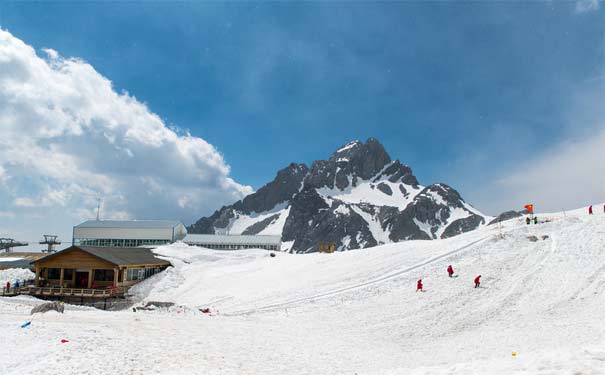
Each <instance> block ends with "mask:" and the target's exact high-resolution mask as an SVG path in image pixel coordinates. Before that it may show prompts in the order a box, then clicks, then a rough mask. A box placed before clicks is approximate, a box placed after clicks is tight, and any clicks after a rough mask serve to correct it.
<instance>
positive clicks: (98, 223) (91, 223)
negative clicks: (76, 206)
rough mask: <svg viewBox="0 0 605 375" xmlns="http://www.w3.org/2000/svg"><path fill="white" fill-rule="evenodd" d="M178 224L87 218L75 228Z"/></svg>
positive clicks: (168, 226) (147, 227) (172, 221)
mask: <svg viewBox="0 0 605 375" xmlns="http://www.w3.org/2000/svg"><path fill="white" fill-rule="evenodd" d="M179 224H181V222H180V221H176V220H88V221H85V222H83V223H81V224H78V225H76V226H75V228H122V229H172V228H174V227H176V226H178V225H179Z"/></svg>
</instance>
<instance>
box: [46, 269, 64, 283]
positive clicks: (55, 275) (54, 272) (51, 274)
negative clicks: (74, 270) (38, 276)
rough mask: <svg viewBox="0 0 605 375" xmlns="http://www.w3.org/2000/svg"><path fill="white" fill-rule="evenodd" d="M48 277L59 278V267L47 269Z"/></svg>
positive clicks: (50, 278) (51, 278)
mask: <svg viewBox="0 0 605 375" xmlns="http://www.w3.org/2000/svg"><path fill="white" fill-rule="evenodd" d="M48 279H49V280H59V279H61V269H60V268H49V269H48Z"/></svg>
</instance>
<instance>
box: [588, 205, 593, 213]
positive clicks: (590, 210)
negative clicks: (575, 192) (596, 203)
mask: <svg viewBox="0 0 605 375" xmlns="http://www.w3.org/2000/svg"><path fill="white" fill-rule="evenodd" d="M588 214H589V215H592V205H590V206H588Z"/></svg>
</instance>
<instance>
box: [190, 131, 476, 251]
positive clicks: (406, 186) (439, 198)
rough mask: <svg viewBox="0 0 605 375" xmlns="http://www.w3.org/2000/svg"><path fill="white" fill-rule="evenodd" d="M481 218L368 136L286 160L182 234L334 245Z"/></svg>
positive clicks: (466, 225) (289, 246)
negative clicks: (309, 158)
mask: <svg viewBox="0 0 605 375" xmlns="http://www.w3.org/2000/svg"><path fill="white" fill-rule="evenodd" d="M485 221H486V218H485V216H484V215H482V214H481V213H480V212H478V211H477V210H476V209H474V208H473V207H472V206H470V205H469V204H467V203H466V202H465V201H464V200H463V199H462V197H461V196H460V194H458V192H457V191H456V190H454V189H453V188H451V187H450V186H448V185H445V184H442V183H439V184H434V185H430V186H426V187H423V186H421V185H420V184H419V183H418V180H417V179H416V177H415V176H414V174H413V173H412V170H411V168H410V167H408V166H407V165H404V164H401V163H400V162H399V160H394V161H393V160H391V157H390V156H389V155H388V154H387V152H386V150H385V149H384V147H383V146H382V145H381V144H380V142H378V141H377V140H376V139H374V138H370V139H368V140H367V141H366V142H365V143H362V142H360V141H354V142H350V143H348V144H346V145H344V146H343V147H341V148H340V149H338V150H336V152H334V153H333V154H332V155H331V156H330V158H328V160H318V161H315V162H313V165H311V168H308V167H307V166H306V165H304V164H294V163H292V164H290V165H289V166H287V167H286V168H284V169H282V170H280V171H279V172H278V173H277V176H276V177H275V179H274V180H273V181H272V182H270V183H268V184H267V185H265V186H263V187H262V188H261V189H259V190H258V191H257V192H255V193H253V194H250V195H249V196H247V197H246V198H244V199H243V200H241V201H238V202H236V203H234V204H233V205H230V206H225V207H222V208H221V209H220V210H218V211H216V212H215V213H214V214H213V215H212V216H209V217H205V218H201V219H200V220H198V221H197V222H196V223H195V224H193V225H191V226H190V227H189V228H188V230H189V233H210V234H211V233H230V234H240V233H241V234H272V235H281V236H282V241H283V244H284V248H283V250H286V251H292V252H298V253H307V252H314V251H317V250H318V247H319V242H335V243H336V245H337V248H338V250H349V249H359V248H364V247H370V246H375V245H378V244H384V243H390V242H398V241H405V240H416V239H422V240H431V239H437V238H447V237H451V236H455V235H457V234H460V233H464V232H467V231H470V230H473V229H475V228H477V227H478V226H480V225H483V224H485Z"/></svg>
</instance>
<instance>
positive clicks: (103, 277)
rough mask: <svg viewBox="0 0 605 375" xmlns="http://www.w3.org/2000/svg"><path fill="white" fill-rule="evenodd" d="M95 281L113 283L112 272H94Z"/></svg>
mask: <svg viewBox="0 0 605 375" xmlns="http://www.w3.org/2000/svg"><path fill="white" fill-rule="evenodd" d="M94 279H95V281H113V270H95V278H94Z"/></svg>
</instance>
